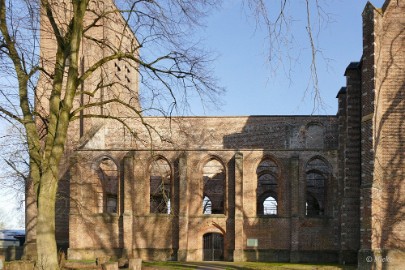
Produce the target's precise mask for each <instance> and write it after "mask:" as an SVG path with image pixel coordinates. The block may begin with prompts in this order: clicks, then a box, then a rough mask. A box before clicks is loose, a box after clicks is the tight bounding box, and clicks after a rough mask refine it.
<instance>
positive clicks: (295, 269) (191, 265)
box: [142, 262, 356, 270]
mask: <svg viewBox="0 0 405 270" xmlns="http://www.w3.org/2000/svg"><path fill="white" fill-rule="evenodd" d="M142 265H143V267H142V269H145V270H154V269H156V270H157V269H159V270H160V269H176V270H177V269H178V270H189V269H199V270H243V269H245V270H267V269H279V270H310V269H319V270H355V269H356V266H346V265H336V264H291V263H264V262H238V263H235V262H144V263H143V264H142Z"/></svg>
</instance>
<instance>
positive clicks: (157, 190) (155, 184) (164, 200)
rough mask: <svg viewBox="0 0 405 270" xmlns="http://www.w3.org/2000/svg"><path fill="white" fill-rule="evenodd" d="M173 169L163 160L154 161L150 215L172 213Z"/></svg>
mask: <svg viewBox="0 0 405 270" xmlns="http://www.w3.org/2000/svg"><path fill="white" fill-rule="evenodd" d="M170 198H171V168H170V165H169V163H168V162H167V161H166V160H164V159H163V158H160V159H157V160H154V161H153V162H152V165H151V170H150V213H160V214H170V213H171V205H170Z"/></svg>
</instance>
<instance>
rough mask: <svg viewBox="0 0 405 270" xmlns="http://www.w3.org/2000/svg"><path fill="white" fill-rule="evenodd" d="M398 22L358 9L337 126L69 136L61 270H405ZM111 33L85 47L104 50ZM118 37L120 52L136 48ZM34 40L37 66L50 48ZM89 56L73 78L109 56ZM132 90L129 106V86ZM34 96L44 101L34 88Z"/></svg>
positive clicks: (174, 127)
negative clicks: (104, 262) (313, 265)
mask: <svg viewBox="0 0 405 270" xmlns="http://www.w3.org/2000/svg"><path fill="white" fill-rule="evenodd" d="M104 2H105V1H104ZM111 4H112V2H111V3H110V2H108V3H107V4H105V7H104V6H103V8H107V9H108V7H109V5H111ZM101 10H103V9H101ZM404 14H405V1H404V0H387V1H386V2H385V4H384V6H383V7H382V8H381V9H377V8H375V7H374V6H373V5H372V4H370V3H368V4H367V5H366V7H365V9H364V12H363V55H362V58H361V61H360V62H353V63H350V64H349V65H348V67H347V69H346V72H345V76H346V79H347V84H346V86H345V87H343V88H342V89H341V90H340V91H339V93H338V95H337V98H338V102H339V107H338V113H337V115H336V116H250V117H173V118H171V119H165V118H159V117H145V118H144V120H145V121H146V122H147V123H148V124H149V125H151V126H153V127H155V128H156V130H155V131H153V132H152V136H151V137H150V136H149V133H148V131H147V130H146V128H145V126H144V125H142V123H140V121H139V118H136V117H131V118H128V119H126V120H127V124H128V126H129V127H130V128H131V129H132V130H133V131H135V132H136V134H137V138H136V139H135V138H134V137H133V136H132V135H131V133H130V132H128V129H127V128H124V127H123V126H121V125H119V124H117V122H114V121H112V120H109V119H103V120H94V119H93V120H88V119H85V118H84V117H82V118H80V120H79V121H77V122H74V123H72V126H71V128H70V134H71V136H70V140H69V142H68V147H67V154H66V158H65V161H64V163H63V164H64V166H62V167H63V168H64V169H63V170H62V172H63V174H62V175H63V177H61V178H62V180H64V181H61V184H60V186H59V188H60V194H65V196H61V197H60V199H59V200H58V207H59V208H58V209H60V212H59V213H60V214H58V216H57V225H58V228H57V239H58V242H59V244H60V245H61V246H66V247H68V255H69V258H71V259H89V258H94V257H97V256H101V255H104V254H109V255H113V256H115V257H121V256H128V257H132V256H133V257H140V258H142V259H145V260H182V261H201V260H207V259H216V260H233V261H286V262H287V261H290V262H341V263H356V262H357V263H358V265H359V268H360V269H399V268H398V267H399V266H401V265H404V264H405V262H404V260H405V259H404V257H405V255H404V250H405V247H404V243H405V241H404V240H405V236H404V232H405V221H404V220H405V219H404V204H405V197H404V196H405V190H404V186H405V185H404V183H403V181H404V180H403V179H404V170H405V155H404V147H405V146H404V145H405V135H404V134H405V128H404V127H405V123H403V121H404V119H405V117H404V116H405V104H404V95H405V84H404V83H405V72H404V71H405V54H404V51H405V45H404V40H405V16H404ZM120 20H122V18H121V17H119V16H117V17H114V18H112V19H111V20H108V21H107V22H105V24H104V27H102V28H103V30H100V29H98V31H97V33H94V34H95V35H96V36H97V35H102V36H103V35H104V37H111V36H114V35H112V33H115V32H120V31H121V30H122V29H120V22H121V21H120ZM43 24H45V27H44V25H43V27H44V28H43V29H46V23H43ZM108 31H110V32H109V33H110V34H106V33H107V32H108ZM111 31H112V32H111ZM121 32H124V33H126V34H125V35H124V36H125V40H126V44H127V45H130V44H136V39H135V38H134V37H133V36H131V33H129V32H125V31H121ZM41 34H42V35H41V46H42V49H43V50H42V52H43V54H44V55H45V56H46V55H47V54H51V53H52V49H50V50H48V49H47V48H48V47H52V46H51V45H52V42H54V41H52V38H51V37H49V35H48V36H47V34H46V31H45V30H41ZM111 42H112V44H114V41H111ZM90 43H91V42H90ZM90 43H89V44H84V45H83V58H85V57H87V58H89V59H88V60H87V62H86V60H84V64H83V65H84V66H83V68H86V64H85V63H89V64H88V65H90V64H91V63H92V61H94V60H95V59H96V56H97V55H101V54H105V53H108V50H107V51H103V50H106V49H105V48H97V47H96V46H95V44H90ZM90 51H92V52H93V53H94V54H88V52H90ZM92 55H93V56H92ZM114 64H115V66H114ZM117 65H118V67H119V68H120V69H121V68H122V67H124V66H125V64H124V63H119V62H116V63H112V64H111V65H110V66H108V67H106V68H105V69H103V71H102V72H104V73H103V74H98V75H96V77H97V76H105V79H106V80H107V81H108V80H110V81H112V82H113V81H114V80H116V78H119V79H121V80H122V78H120V76H121V77H122V76H124V75H125V76H126V75H127V74H121V73H122V71H119V69H118V68H117ZM121 65H124V66H122V67H121ZM125 70H126V69H125ZM133 71H134V72H133V73H134V74H135V73H136V72H135V70H133ZM117 72H121V73H119V74H118V73H117ZM125 72H128V71H125ZM130 72H131V71H129V73H130ZM111 74H112V75H111ZM117 76H118V77H117ZM94 80H95V79H94ZM94 80H93V81H92V80H90V81H89V83H88V85H85V86H84V87H85V88H91V87H92V84H94V83H95V82H94ZM131 80H133V81H132V82H131V83H130V84H129V85H128V87H129V88H130V89H132V90H133V91H132V94H133V93H137V80H138V79H137V78H136V77H131ZM128 83H129V82H128ZM40 86H41V87H42V89H43V93H44V95H43V97H44V101H46V87H45V86H46V81H44V79H40ZM125 89H128V88H125ZM110 90H111V91H112V92H111V93H113V95H115V94H117V93H118V94H119V93H121V92H120V91H121V90H120V88H119V87H116V88H114V89H110ZM124 92H125V91H124V90H123V93H124ZM111 93H109V92H108V93H107V92H106V93H104V95H106V96H105V97H104V96H98V97H94V99H95V100H96V101H97V100H102V99H103V98H107V97H108V95H110V94H111ZM124 95H126V94H125V93H124ZM128 98H130V97H129V96H128ZM77 102H78V104H85V102H88V103H89V102H92V100H86V101H84V100H83V99H78V101H77ZM134 102H135V103H134V104H133V105H134V106H135V107H139V104H138V101H137V99H136V100H135V101H134ZM120 109H121V108H119V107H113V106H111V107H107V108H106V107H104V108H93V109H92V110H96V111H94V112H93V111H89V112H84V114H85V113H102V114H103V113H105V112H106V110H108V111H109V112H111V113H113V112H115V111H120ZM85 121H86V124H84V123H85ZM63 198H65V199H63ZM66 198H67V199H66ZM214 239H216V240H214ZM209 241H213V243H214V246H215V245H217V246H218V247H217V248H214V247H213V246H210V244H209V243H210V242H209ZM215 241H216V242H215ZM215 243H216V244H215ZM210 252H211V253H210Z"/></svg>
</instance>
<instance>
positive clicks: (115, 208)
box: [93, 155, 119, 213]
mask: <svg viewBox="0 0 405 270" xmlns="http://www.w3.org/2000/svg"><path fill="white" fill-rule="evenodd" d="M93 167H95V169H96V172H97V176H98V182H97V184H96V185H95V188H94V189H95V190H94V191H95V192H94V193H95V195H96V208H97V211H96V212H98V213H118V212H119V169H118V168H119V167H118V165H117V163H116V161H115V160H114V159H113V158H112V157H110V156H108V155H103V156H100V157H98V158H97V159H96V161H95V162H94V163H93Z"/></svg>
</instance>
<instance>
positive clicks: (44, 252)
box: [36, 166, 59, 270]
mask: <svg viewBox="0 0 405 270" xmlns="http://www.w3.org/2000/svg"><path fill="white" fill-rule="evenodd" d="M58 171H59V170H58V166H53V168H52V169H48V170H47V172H46V173H45V174H44V175H43V176H42V178H41V184H40V189H39V191H38V218H37V235H36V236H37V255H38V258H37V268H38V269H46V270H48V269H51V270H53V269H59V265H58V258H57V247H56V240H55V199H56V189H57V175H58Z"/></svg>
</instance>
